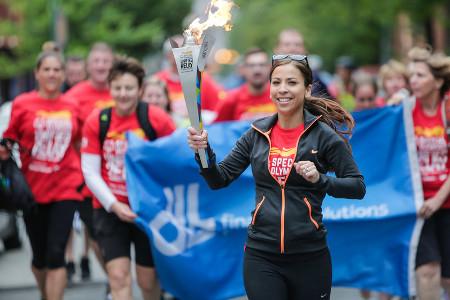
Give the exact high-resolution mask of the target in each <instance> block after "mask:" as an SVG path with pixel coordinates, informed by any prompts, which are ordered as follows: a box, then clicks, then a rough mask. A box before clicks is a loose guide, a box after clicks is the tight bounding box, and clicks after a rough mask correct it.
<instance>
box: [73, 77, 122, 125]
mask: <svg viewBox="0 0 450 300" xmlns="http://www.w3.org/2000/svg"><path fill="white" fill-rule="evenodd" d="M66 95H67V96H68V97H70V98H72V99H73V100H74V101H75V102H76V103H77V104H78V106H79V110H80V119H81V121H82V122H83V123H84V122H85V121H86V120H87V118H88V116H89V115H90V114H91V112H92V111H93V110H95V109H103V108H105V107H110V106H114V101H113V99H112V97H111V95H110V94H109V89H105V90H97V89H96V88H94V87H93V86H92V84H91V83H90V82H89V80H85V81H82V82H80V83H78V84H76V85H75V86H74V87H72V88H71V89H70V90H68V91H67V93H66Z"/></svg>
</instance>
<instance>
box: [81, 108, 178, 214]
mask: <svg viewBox="0 0 450 300" xmlns="http://www.w3.org/2000/svg"><path fill="white" fill-rule="evenodd" d="M99 114H100V111H99V112H97V113H92V114H91V115H90V116H89V118H88V119H87V121H86V123H85V124H84V128H83V142H82V148H81V152H82V153H89V154H97V155H101V157H102V163H101V175H102V177H103V180H105V182H106V184H107V185H108V187H109V188H110V189H111V191H112V193H113V194H114V195H115V196H116V198H117V200H118V201H120V202H123V203H127V204H128V193H127V187H126V182H125V173H124V163H125V161H124V158H125V152H126V150H127V140H126V137H125V133H126V132H127V131H131V132H133V133H134V134H136V135H137V136H139V137H141V138H143V139H145V138H146V137H145V133H144V131H143V130H142V129H141V127H140V126H139V121H138V119H137V116H136V113H133V114H131V115H129V116H119V115H118V114H117V113H116V110H115V109H114V108H113V109H112V112H111V123H110V126H109V129H108V132H107V134H106V138H105V141H104V143H103V149H101V144H100V140H99V134H100V120H99ZM148 116H149V120H150V123H151V125H152V126H153V128H154V130H155V133H156V136H157V137H158V138H159V137H163V136H166V135H169V134H171V133H172V132H173V131H174V130H175V124H174V123H173V121H172V119H171V118H170V116H169V115H168V114H167V113H166V112H165V111H163V110H162V109H160V108H158V107H156V106H152V105H151V106H149V110H148ZM93 206H94V208H100V207H102V205H101V203H100V202H99V201H98V200H97V199H96V198H95V197H94V201H93Z"/></svg>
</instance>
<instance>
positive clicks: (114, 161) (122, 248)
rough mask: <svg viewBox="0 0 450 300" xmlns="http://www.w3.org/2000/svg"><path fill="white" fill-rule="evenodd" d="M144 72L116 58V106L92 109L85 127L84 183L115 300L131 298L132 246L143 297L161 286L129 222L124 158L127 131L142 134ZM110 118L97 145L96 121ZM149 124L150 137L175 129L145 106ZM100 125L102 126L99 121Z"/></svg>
mask: <svg viewBox="0 0 450 300" xmlns="http://www.w3.org/2000/svg"><path fill="white" fill-rule="evenodd" d="M144 76H145V71H144V69H143V68H142V66H141V65H140V64H139V63H138V62H137V61H135V60H134V59H131V58H121V59H118V60H117V61H116V62H115V63H114V65H113V67H112V69H111V71H110V74H109V77H108V81H109V84H110V92H111V96H112V97H113V99H114V102H115V106H114V107H113V108H111V109H110V110H108V111H109V112H110V116H109V117H107V114H106V110H103V111H100V112H99V111H95V112H93V113H92V114H91V115H90V116H89V117H88V119H87V121H86V123H85V125H84V128H83V140H82V155H81V160H82V169H83V174H84V178H85V181H86V184H87V185H88V187H89V189H90V190H91V191H92V193H93V194H94V201H93V206H94V230H95V234H96V237H97V241H98V243H99V246H100V249H101V252H102V254H103V258H104V261H105V263H106V270H107V273H108V279H109V284H110V286H111V293H112V296H113V299H125V300H127V299H130V300H131V299H132V293H131V273H130V245H131V243H133V244H134V249H135V260H136V273H137V281H138V285H139V287H140V288H141V290H142V294H143V298H144V299H146V300H147V299H157V298H158V297H159V287H158V284H157V278H156V273H155V269H154V263H153V258H152V253H151V249H150V242H149V239H148V237H147V236H146V235H145V233H144V232H143V231H141V230H140V229H139V228H138V227H137V226H136V224H134V223H133V221H134V219H135V218H136V214H135V213H134V212H133V211H132V210H131V208H130V205H129V202H128V192H127V187H126V183H125V169H124V157H125V152H126V149H127V140H126V138H125V133H126V132H127V131H132V132H133V133H135V134H137V135H138V136H140V137H145V136H146V133H145V132H144V130H143V129H142V128H141V126H140V123H139V119H138V117H137V113H136V112H137V110H138V103H139V99H140V97H141V96H142V89H143V88H142V85H143V79H144ZM105 117H106V118H109V127H108V129H107V131H106V135H105V137H104V140H103V141H100V136H101V135H100V119H101V120H102V122H103V120H104V118H105ZM147 117H148V121H149V123H150V125H151V127H152V128H153V130H154V134H155V136H154V138H159V137H162V136H165V135H169V134H171V133H172V132H173V131H174V130H175V125H174V123H173V122H172V119H171V118H170V116H169V115H168V114H167V113H166V112H165V111H163V110H162V109H161V108H159V107H156V106H152V105H150V106H149V107H148V115H147ZM102 124H103V123H102Z"/></svg>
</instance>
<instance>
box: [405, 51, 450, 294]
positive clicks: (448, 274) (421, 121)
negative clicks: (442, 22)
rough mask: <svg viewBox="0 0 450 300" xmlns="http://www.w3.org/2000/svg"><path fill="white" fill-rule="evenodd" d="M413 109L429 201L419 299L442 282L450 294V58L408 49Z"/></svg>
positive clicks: (424, 212)
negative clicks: (449, 91)
mask: <svg viewBox="0 0 450 300" xmlns="http://www.w3.org/2000/svg"><path fill="white" fill-rule="evenodd" d="M408 56H409V59H410V63H409V66H408V68H409V71H410V75H409V82H410V86H411V90H412V93H413V96H414V97H412V98H408V99H406V100H405V101H404V105H405V106H406V107H407V108H410V109H411V110H412V118H413V123H414V132H415V140H416V146H417V154H418V158H419V170H420V175H421V179H422V187H423V192H424V198H425V201H424V203H423V205H422V207H421V208H420V209H419V216H420V217H422V218H424V219H425V222H424V225H423V228H422V232H421V234H420V238H419V244H418V246H417V255H416V281H417V292H418V298H419V299H421V300H434V299H440V296H441V291H440V286H442V287H443V288H444V290H445V291H446V293H447V295H449V293H450V234H449V232H450V197H449V194H450V177H449V176H448V174H449V172H450V161H449V153H450V152H449V136H448V129H449V125H450V118H449V116H450V106H449V105H450V103H449V102H448V101H449V99H447V98H446V97H445V93H446V92H448V90H449V88H450V57H447V56H444V55H442V54H432V52H431V49H429V48H420V47H415V48H413V49H411V50H410V52H409V53H408Z"/></svg>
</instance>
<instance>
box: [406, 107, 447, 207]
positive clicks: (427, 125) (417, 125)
mask: <svg viewBox="0 0 450 300" xmlns="http://www.w3.org/2000/svg"><path fill="white" fill-rule="evenodd" d="M413 121H414V133H415V137H416V146H417V154H418V157H419V169H420V175H421V178H422V186H423V193H424V197H425V199H429V198H431V197H433V196H434V195H435V194H436V193H437V192H438V190H439V189H440V187H441V186H442V184H443V183H444V181H445V180H446V179H447V177H448V174H449V166H450V165H449V159H448V157H449V155H450V153H449V149H448V147H447V144H448V140H447V134H446V132H445V126H444V121H443V119H442V113H441V108H439V109H438V110H437V111H436V114H435V115H434V116H427V115H425V113H424V111H423V108H422V105H421V104H420V101H418V100H417V101H416V106H415V107H414V110H413ZM449 199H450V198H449ZM449 199H447V200H446V201H445V203H444V204H443V205H442V207H443V208H450V200H449Z"/></svg>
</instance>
